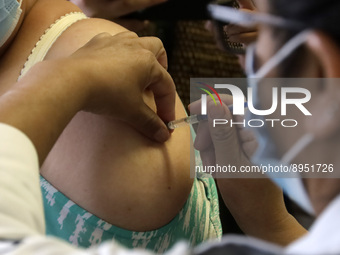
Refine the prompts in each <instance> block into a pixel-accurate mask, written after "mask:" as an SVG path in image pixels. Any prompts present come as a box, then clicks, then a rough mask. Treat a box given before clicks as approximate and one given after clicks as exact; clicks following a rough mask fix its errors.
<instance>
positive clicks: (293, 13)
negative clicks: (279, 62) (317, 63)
mask: <svg viewBox="0 0 340 255" xmlns="http://www.w3.org/2000/svg"><path fill="white" fill-rule="evenodd" d="M268 3H269V5H270V12H271V13H272V14H274V15H276V16H280V17H282V18H285V19H288V20H291V21H296V22H298V23H301V24H302V25H303V28H302V29H301V30H303V29H315V30H319V31H322V32H324V33H326V34H327V35H328V36H330V37H331V38H332V39H333V40H334V41H335V42H336V43H337V44H338V45H339V47H340V0H290V1H289V0H268ZM299 32H301V31H292V30H291V31H287V30H285V31H284V32H283V30H281V29H278V30H275V33H277V35H276V36H278V37H279V38H280V39H282V40H281V41H282V42H281V44H280V45H278V47H280V46H282V45H283V44H284V42H286V41H287V40H288V39H290V38H291V37H293V36H294V35H296V34H297V33H299ZM278 34H279V35H278ZM280 39H279V40H280ZM305 53H306V51H305V48H304V47H303V46H302V47H300V48H299V49H298V50H296V52H295V53H294V54H292V55H291V56H290V57H289V58H287V60H286V61H285V63H283V69H284V70H283V73H285V75H286V76H294V75H296V73H295V72H294V70H292V67H294V66H296V65H299V64H301V62H300V63H299V61H300V60H301V59H302V58H303V56H304V54H305Z"/></svg>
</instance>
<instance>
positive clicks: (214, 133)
mask: <svg viewBox="0 0 340 255" xmlns="http://www.w3.org/2000/svg"><path fill="white" fill-rule="evenodd" d="M208 118H209V131H210V136H211V139H212V142H213V144H214V148H215V156H216V164H218V165H220V166H227V165H236V164H237V163H238V160H237V159H239V156H240V155H239V151H240V145H239V140H238V136H237V130H236V128H235V127H231V124H230V122H231V121H232V115H231V113H230V111H229V109H228V107H227V106H226V105H225V104H223V105H222V106H221V105H220V104H218V105H214V103H213V102H209V103H208Z"/></svg>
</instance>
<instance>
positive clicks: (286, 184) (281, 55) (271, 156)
mask: <svg viewBox="0 0 340 255" xmlns="http://www.w3.org/2000/svg"><path fill="white" fill-rule="evenodd" d="M308 34H309V31H304V32H302V33H300V34H298V35H297V36H295V37H294V38H293V39H291V40H290V41H289V42H288V43H287V44H286V45H284V46H283V47H282V48H281V50H280V51H278V52H277V54H275V56H274V57H272V58H271V59H270V60H269V61H268V62H267V63H266V64H265V65H264V66H262V67H261V68H260V69H259V70H258V71H257V72H256V73H255V72H254V71H253V67H254V53H255V47H254V45H251V46H249V47H248V49H247V59H246V72H247V76H248V78H249V86H250V87H252V88H253V105H254V106H255V108H256V109H260V107H259V106H260V105H259V99H258V92H257V90H258V82H259V81H260V80H261V79H263V78H264V77H265V76H266V75H267V74H268V73H269V72H270V71H271V70H272V69H273V68H274V67H276V66H278V65H279V64H280V63H281V62H282V61H283V60H284V59H285V58H286V57H287V56H289V55H290V54H292V52H293V51H294V50H296V49H297V48H298V47H299V46H301V45H302V44H303V43H304V42H305V41H306V38H307V35H308ZM247 118H249V119H259V118H263V117H262V116H257V115H254V114H252V113H248V116H247ZM254 132H255V136H256V138H257V141H258V144H259V147H258V149H257V151H256V153H255V155H254V156H253V158H252V162H253V163H254V164H258V165H261V164H262V165H269V164H270V165H271V166H281V165H283V166H287V165H289V164H290V163H291V162H292V160H293V159H294V158H295V157H296V156H297V155H298V154H299V153H300V152H301V151H302V150H303V149H304V148H306V147H307V146H308V145H309V144H310V143H311V142H312V141H313V140H314V136H313V135H311V134H306V135H304V136H303V137H302V138H301V139H300V140H298V142H297V143H296V144H295V145H293V146H292V147H291V149H290V150H289V151H288V152H287V153H286V154H285V155H284V156H283V157H282V158H281V159H280V158H278V156H277V153H276V151H277V149H276V145H275V143H274V142H273V140H272V139H271V137H270V134H269V132H268V130H267V128H266V127H265V126H264V127H261V128H255V129H254ZM268 176H269V178H270V179H271V180H273V181H274V182H275V183H276V184H277V185H278V186H279V187H281V188H282V190H283V191H284V193H285V194H286V195H287V196H288V197H289V198H291V199H292V200H293V201H294V202H296V203H297V204H298V205H299V206H300V207H301V208H303V209H304V210H305V211H306V212H308V213H310V214H314V209H313V207H312V204H311V202H310V200H309V197H308V195H307V192H306V190H305V187H304V185H303V182H302V179H301V176H300V174H299V173H295V174H290V176H289V177H290V178H279V176H278V174H277V173H269V174H268Z"/></svg>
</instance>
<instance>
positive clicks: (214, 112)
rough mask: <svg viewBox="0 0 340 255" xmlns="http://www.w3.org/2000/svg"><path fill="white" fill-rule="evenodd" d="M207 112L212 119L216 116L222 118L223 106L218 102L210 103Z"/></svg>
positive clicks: (223, 113)
mask: <svg viewBox="0 0 340 255" xmlns="http://www.w3.org/2000/svg"><path fill="white" fill-rule="evenodd" d="M208 112H209V114H208V115H209V117H210V118H212V119H217V118H224V117H225V111H224V107H223V106H221V105H220V104H218V105H211V106H210V107H209V109H208Z"/></svg>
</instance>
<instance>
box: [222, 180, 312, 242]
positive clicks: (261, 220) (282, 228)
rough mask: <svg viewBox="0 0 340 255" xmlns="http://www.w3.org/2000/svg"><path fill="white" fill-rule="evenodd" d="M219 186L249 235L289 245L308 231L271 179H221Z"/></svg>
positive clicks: (242, 227) (228, 205) (237, 219)
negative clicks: (286, 203) (290, 212)
mask: <svg viewBox="0 0 340 255" xmlns="http://www.w3.org/2000/svg"><path fill="white" fill-rule="evenodd" d="M217 183H218V186H219V189H220V191H221V194H222V197H223V200H224V202H225V204H226V206H227V207H228V208H229V210H230V212H231V213H232V215H233V216H234V218H235V220H236V221H237V223H238V225H239V226H240V228H241V229H242V230H243V231H244V232H245V234H247V235H250V236H254V237H257V238H260V239H263V240H266V241H270V242H273V243H276V244H279V245H282V246H285V245H287V244H289V243H291V242H293V241H295V240H296V239H298V238H300V237H301V236H302V235H304V234H305V233H306V232H307V231H306V230H305V229H304V228H303V227H302V226H301V225H300V224H299V223H298V222H297V221H296V220H295V219H294V217H292V216H291V215H290V214H289V213H288V212H287V210H286V208H285V205H284V201H283V195H282V192H281V190H280V189H279V188H278V187H276V186H275V184H273V183H272V182H270V180H268V179H219V180H217ZM236 190H238V191H239V192H235V191H236Z"/></svg>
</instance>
